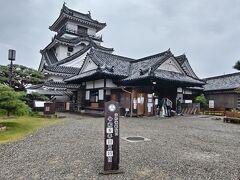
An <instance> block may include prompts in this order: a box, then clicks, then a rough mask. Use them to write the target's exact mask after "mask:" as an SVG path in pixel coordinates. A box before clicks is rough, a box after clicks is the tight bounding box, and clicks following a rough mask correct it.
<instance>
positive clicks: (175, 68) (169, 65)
mask: <svg viewBox="0 0 240 180" xmlns="http://www.w3.org/2000/svg"><path fill="white" fill-rule="evenodd" d="M157 69H161V70H165V71H172V72H176V73H181V74H183V70H182V69H181V67H179V65H178V64H177V62H176V61H175V60H174V59H172V58H169V59H167V60H166V61H165V62H164V63H163V64H161V65H160V66H159V67H158V68H157Z"/></svg>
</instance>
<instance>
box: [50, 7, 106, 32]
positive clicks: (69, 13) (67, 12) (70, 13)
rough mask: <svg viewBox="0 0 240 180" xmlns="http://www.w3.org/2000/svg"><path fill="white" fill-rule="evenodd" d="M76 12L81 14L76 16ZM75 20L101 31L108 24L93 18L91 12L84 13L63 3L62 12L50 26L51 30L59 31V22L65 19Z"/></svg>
mask: <svg viewBox="0 0 240 180" xmlns="http://www.w3.org/2000/svg"><path fill="white" fill-rule="evenodd" d="M74 14H78V15H79V16H78V17H77V16H74ZM64 19H69V20H74V21H77V22H81V23H84V24H86V25H88V26H91V27H95V28H96V29H97V31H100V30H101V29H103V28H104V27H105V26H106V23H101V22H98V21H97V20H93V19H92V18H91V16H90V15H89V14H83V13H80V12H77V11H74V10H72V9H69V8H67V7H66V6H65V5H63V8H62V10H61V12H60V15H59V17H58V18H57V20H56V21H55V22H54V23H53V24H52V25H51V26H50V27H49V29H50V30H51V31H57V29H58V25H59V23H60V22H61V21H62V20H64Z"/></svg>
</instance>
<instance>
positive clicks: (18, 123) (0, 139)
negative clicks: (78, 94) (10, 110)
mask: <svg viewBox="0 0 240 180" xmlns="http://www.w3.org/2000/svg"><path fill="white" fill-rule="evenodd" d="M60 121H61V120H59V119H54V118H52V119H47V118H37V117H11V118H7V119H4V118H1V117H0V124H2V125H3V126H6V127H7V131H2V132H1V131H0V144H2V143H8V142H13V141H16V140H19V139H23V138H24V137H25V136H27V135H29V134H31V133H33V132H35V131H37V130H38V129H40V128H43V127H47V126H51V125H53V124H56V123H58V122H60Z"/></svg>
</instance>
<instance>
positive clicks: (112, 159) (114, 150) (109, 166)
mask: <svg viewBox="0 0 240 180" xmlns="http://www.w3.org/2000/svg"><path fill="white" fill-rule="evenodd" d="M119 173H123V172H122V171H120V170H119V104H118V102H115V101H109V102H106V103H105V125H104V170H103V172H101V174H105V175H107V174H119Z"/></svg>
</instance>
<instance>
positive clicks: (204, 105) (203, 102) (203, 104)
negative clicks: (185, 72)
mask: <svg viewBox="0 0 240 180" xmlns="http://www.w3.org/2000/svg"><path fill="white" fill-rule="evenodd" d="M195 103H200V106H201V108H202V109H206V108H207V107H208V101H207V99H206V98H205V96H204V95H203V94H201V95H200V96H197V97H196V98H195Z"/></svg>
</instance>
